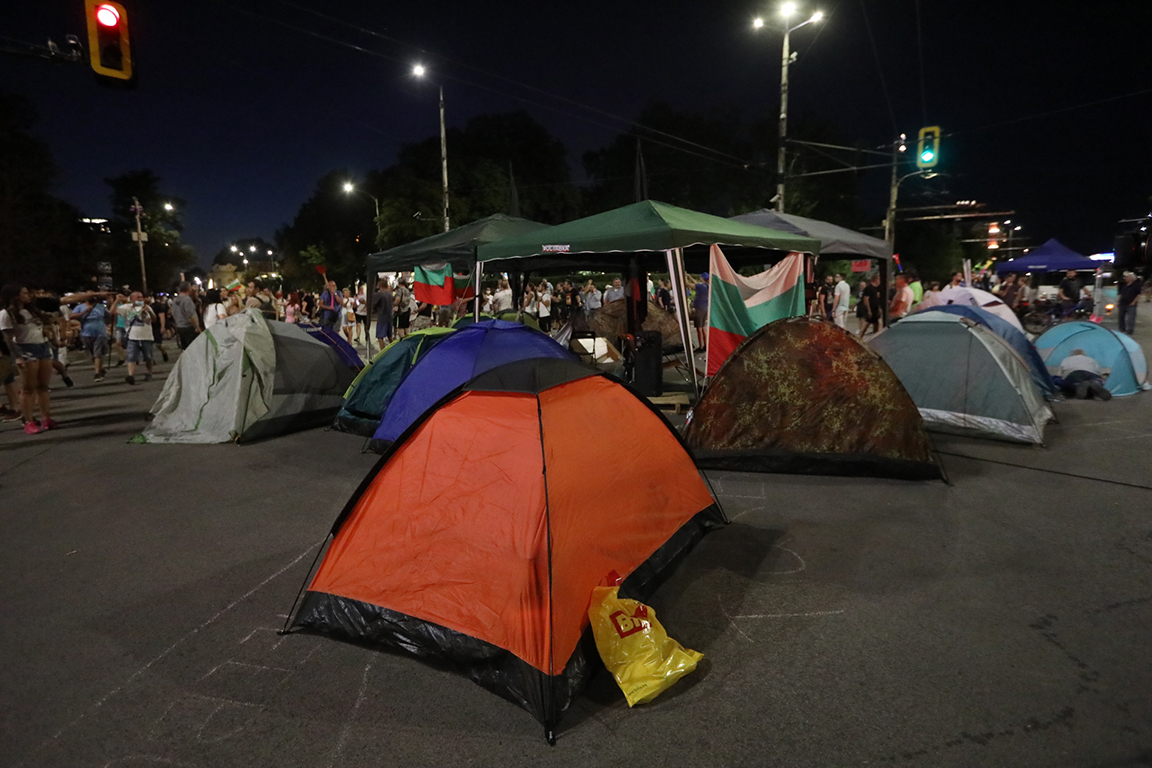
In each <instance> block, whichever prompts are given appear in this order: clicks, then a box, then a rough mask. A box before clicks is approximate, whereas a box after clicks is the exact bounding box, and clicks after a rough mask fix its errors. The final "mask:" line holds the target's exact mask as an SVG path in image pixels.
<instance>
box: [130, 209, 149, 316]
mask: <svg viewBox="0 0 1152 768" xmlns="http://www.w3.org/2000/svg"><path fill="white" fill-rule="evenodd" d="M143 211H144V209H143V208H142V207H140V201H139V200H138V199H137V198H136V196H135V195H133V196H132V212H133V213H135V214H136V231H135V232H134V233H133V234H134V235H135V237H133V238H132V239H133V240H135V241H136V245H138V246H140V288H141V290H142V291H143V292H144V295H145V296H147V295H148V273H147V271H146V270H145V269H144V242H145V241H146V240H147V239H148V235H146V234H144V230H143V229H142V228H141V227H140V214H141V213H143Z"/></svg>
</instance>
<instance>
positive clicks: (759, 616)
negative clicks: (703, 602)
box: [732, 611, 844, 619]
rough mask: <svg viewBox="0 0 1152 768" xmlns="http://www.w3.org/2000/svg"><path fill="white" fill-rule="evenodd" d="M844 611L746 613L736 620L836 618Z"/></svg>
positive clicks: (736, 617) (735, 617)
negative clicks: (805, 617)
mask: <svg viewBox="0 0 1152 768" xmlns="http://www.w3.org/2000/svg"><path fill="white" fill-rule="evenodd" d="M838 613H844V611H809V612H808V613H745V614H742V615H740V616H733V617H732V618H734V619H790V618H793V617H801V616H835V615H836V614H838Z"/></svg>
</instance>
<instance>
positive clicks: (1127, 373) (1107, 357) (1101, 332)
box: [1036, 321, 1148, 397]
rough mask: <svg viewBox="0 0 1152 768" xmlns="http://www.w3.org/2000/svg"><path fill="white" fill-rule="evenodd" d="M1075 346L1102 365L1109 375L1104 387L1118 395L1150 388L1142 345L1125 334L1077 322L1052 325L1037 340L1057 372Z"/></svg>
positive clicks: (1042, 353) (1046, 359) (1045, 357)
mask: <svg viewBox="0 0 1152 768" xmlns="http://www.w3.org/2000/svg"><path fill="white" fill-rule="evenodd" d="M1074 349H1083V350H1084V354H1086V355H1088V357H1090V358H1092V359H1093V360H1095V361H1096V362H1097V363H1099V364H1100V367H1101V368H1103V369H1105V372H1106V373H1107V374H1108V377H1107V379H1106V380H1105V383H1104V386H1105V387H1106V388H1107V389H1108V391H1109V392H1111V393H1112V394H1113V395H1115V396H1116V397H1123V396H1125V395H1134V394H1136V393H1137V392H1139V391H1140V390H1141V389H1144V388H1145V387H1147V384H1145V381H1146V380H1147V378H1148V364H1147V362H1146V361H1145V359H1144V352H1143V351H1142V350H1141V349H1140V345H1139V344H1137V343H1136V342H1134V341H1133V340H1132V339H1131V338H1129V337H1128V336H1126V335H1124V334H1123V333H1117V332H1116V331H1111V330H1109V329H1107V328H1105V327H1104V326H1102V325H1097V324H1096V323H1087V322H1083V321H1077V322H1072V323H1061V324H1060V325H1057V326H1054V327H1052V328H1049V329H1048V330H1047V331H1045V332H1044V334H1043V335H1042V336H1041V337H1040V338H1038V339H1036V351H1037V352H1039V353H1040V357H1042V358H1043V359H1044V363H1045V364H1046V365H1047V366H1048V370H1049V372H1052V373H1055V372H1056V371H1058V370H1059V368H1060V363H1062V362H1063V361H1064V358H1066V357H1068V356H1069V355H1071V354H1072V350H1074Z"/></svg>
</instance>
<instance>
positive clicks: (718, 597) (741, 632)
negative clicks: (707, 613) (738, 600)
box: [716, 595, 752, 642]
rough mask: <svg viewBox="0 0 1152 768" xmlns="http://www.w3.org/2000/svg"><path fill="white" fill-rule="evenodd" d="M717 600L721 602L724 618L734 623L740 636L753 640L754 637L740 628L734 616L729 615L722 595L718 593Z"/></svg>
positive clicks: (721, 611) (749, 640) (734, 627)
mask: <svg viewBox="0 0 1152 768" xmlns="http://www.w3.org/2000/svg"><path fill="white" fill-rule="evenodd" d="M716 602H717V603H719V604H720V613H722V614H724V618H726V619H728V623H729V624H731V625H732V628H733V629H735V630H736V631H737V632H739V633H740V636H741V637H743V638H744V639H745V640H747V641H748V642H752V638H750V637H748V635H746V634H744V630H742V629H740V627H739V625H737V624H736V622H735V621H733V620H732V617H731V616H729V615H728V611H726V610H724V599H723V598H722V597H721V596H720V595H716Z"/></svg>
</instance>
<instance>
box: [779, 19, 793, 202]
mask: <svg viewBox="0 0 1152 768" xmlns="http://www.w3.org/2000/svg"><path fill="white" fill-rule="evenodd" d="M791 32H792V30H790V29H788V24H787V23H785V24H784V53H783V56H782V57H781V59H780V137H779V141H780V146H779V147H777V148H776V212H777V213H784V171H785V167H786V163H787V158H786V157H785V151H784V143H785V141H787V139H788V63H789V60H790V59H791V54H790V53H789V51H788V37H789V35H790V34H791Z"/></svg>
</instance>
